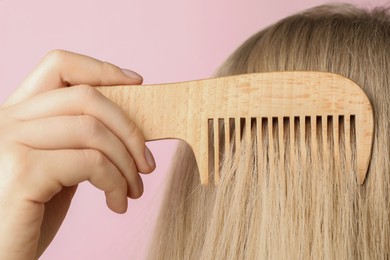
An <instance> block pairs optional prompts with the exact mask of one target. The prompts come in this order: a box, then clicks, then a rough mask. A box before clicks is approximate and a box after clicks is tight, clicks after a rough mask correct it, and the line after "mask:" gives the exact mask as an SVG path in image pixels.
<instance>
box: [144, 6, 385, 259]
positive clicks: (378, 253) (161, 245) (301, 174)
mask: <svg viewBox="0 0 390 260" xmlns="http://www.w3.org/2000/svg"><path fill="white" fill-rule="evenodd" d="M306 70H311V71H327V72H332V73H337V74H340V75H343V76H345V77H348V78H350V79H352V80H354V81H355V82H356V83H358V84H359V85H360V86H361V87H362V89H363V90H364V92H365V93H366V94H367V95H368V97H369V99H370V101H371V103H372V104H373V108H374V118H375V136H374V145H373V151H372V159H371V162H370V167H369V172H368V175H367V179H366V181H365V183H364V185H362V186H360V185H359V184H358V183H357V180H356V161H355V160H356V157H355V156H354V155H356V144H355V143H354V142H355V141H356V140H355V139H354V138H353V136H354V127H356V126H353V123H352V126H351V138H350V139H348V140H350V142H348V143H347V142H346V139H345V138H344V137H345V131H346V127H345V120H346V119H345V118H342V117H340V118H333V119H331V120H330V121H328V122H327V125H328V129H327V131H328V135H327V136H328V137H327V138H328V140H327V142H328V143H329V145H330V147H329V148H330V149H329V151H330V152H326V151H328V150H327V149H324V147H323V145H322V143H323V142H322V138H325V137H323V136H322V134H321V131H317V132H316V133H314V134H310V133H311V131H310V121H307V122H304V124H299V123H298V122H290V121H289V120H287V121H285V122H283V124H280V123H279V124H278V122H277V121H276V122H273V121H272V120H271V121H270V122H268V121H267V120H262V122H257V124H261V125H260V126H259V125H257V126H256V125H252V126H251V129H250V130H251V131H250V132H251V135H250V136H246V135H245V133H246V131H243V137H242V138H243V140H244V141H243V142H242V145H241V147H240V149H237V151H236V150H235V149H232V150H231V151H224V153H225V155H229V156H226V157H224V160H223V162H222V165H221V182H220V183H219V185H218V186H215V185H214V184H211V185H208V186H205V187H203V186H201V185H200V181H199V174H198V170H197V166H196V162H195V158H194V156H193V153H192V151H191V148H190V147H189V146H188V145H187V144H185V143H181V144H180V145H179V147H178V150H177V152H176V155H175V159H174V161H173V162H172V167H171V175H170V184H169V185H168V188H167V192H166V197H165V199H164V203H163V205H162V210H161V213H160V217H159V222H158V225H157V229H156V234H155V237H154V240H153V243H152V246H151V251H150V252H151V253H150V255H149V257H150V259H265V258H271V259H307V258H310V259H389V258H390V163H389V160H390V130H389V124H390V123H389V122H390V98H389V95H390V85H389V83H390V82H389V79H390V12H389V9H387V8H376V9H373V10H363V9H358V8H356V7H354V6H352V5H346V4H343V5H325V6H319V7H315V8H312V9H309V10H306V11H304V12H301V13H298V14H295V15H293V16H290V17H287V18H285V19H283V20H281V21H279V22H278V23H276V24H274V25H272V26H270V27H268V28H266V29H264V30H262V31H260V32H259V33H257V34H256V35H254V36H253V37H251V38H250V39H248V40H247V41H246V42H245V43H244V44H243V45H242V46H240V47H239V48H238V49H237V50H236V51H235V52H234V53H233V54H232V55H231V56H230V57H229V58H228V59H227V61H226V62H225V63H224V64H223V65H222V66H221V68H220V69H219V70H218V73H217V75H218V76H225V75H234V74H242V73H253V72H268V71H306ZM332 120H333V121H332ZM334 120H338V123H339V131H340V133H341V134H340V137H337V138H336V136H334V135H333V131H332V125H333V123H335V121H334ZM316 123H317V125H318V126H319V128H320V127H321V125H323V124H324V122H322V121H321V120H320V121H318V122H316ZM270 124H271V127H270ZM291 124H294V127H299V126H302V125H303V126H304V127H305V128H307V129H306V130H308V131H306V132H307V133H309V134H307V135H305V136H299V135H294V136H289V134H288V131H285V132H286V133H287V134H285V135H284V136H283V137H280V136H278V135H277V133H278V129H279V128H280V127H282V128H283V129H284V130H286V129H289V127H290V125H291ZM258 128H260V129H261V131H257V130H256V129H258ZM239 130H240V131H242V129H232V131H233V132H234V131H239ZM296 130H298V129H296ZM211 132H212V131H211ZM296 132H297V133H299V131H296ZM221 137H222V135H221ZM278 138H283V142H285V147H286V149H285V152H284V153H283V154H282V153H281V151H279V147H278V141H279V140H278ZM245 140H246V141H245ZM292 140H294V141H295V143H298V142H302V143H303V144H304V145H302V146H300V145H296V146H294V147H293V146H292V145H291V144H292ZM313 142H314V143H317V145H316V146H312V145H311V144H312V143H313ZM336 142H338V144H339V145H340V156H339V157H336V156H335V153H334V144H335V143H336ZM259 147H260V148H261V149H259ZM348 148H349V149H351V151H352V155H353V156H352V157H351V158H347V157H346V149H348ZM210 149H212V147H210ZM314 149H316V150H314Z"/></svg>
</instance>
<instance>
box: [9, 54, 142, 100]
mask: <svg viewBox="0 0 390 260" xmlns="http://www.w3.org/2000/svg"><path fill="white" fill-rule="evenodd" d="M142 80H143V79H142V77H141V76H139V75H138V74H137V73H135V72H132V71H129V70H125V71H124V70H122V69H120V68H119V67H117V66H115V65H113V64H111V63H108V62H105V61H100V60H97V59H94V58H92V57H88V56H85V55H81V54H77V53H73V52H69V51H64V50H53V51H50V52H49V53H48V54H47V55H46V56H45V57H44V59H43V60H42V61H41V62H40V63H39V64H38V66H37V67H36V68H35V69H34V70H33V71H32V72H31V73H30V74H29V75H28V76H27V77H26V79H25V80H24V81H23V82H22V84H21V85H20V87H19V88H18V89H17V90H16V91H15V92H14V94H13V95H12V96H11V97H10V98H9V99H8V100H7V101H6V102H5V103H4V105H5V106H9V105H13V104H16V103H19V102H21V101H24V100H26V99H27V98H29V97H32V96H35V95H37V94H39V93H42V92H46V91H49V90H53V89H57V88H63V87H68V86H74V85H80V84H87V85H90V86H105V85H107V86H111V85H135V84H141V83H142Z"/></svg>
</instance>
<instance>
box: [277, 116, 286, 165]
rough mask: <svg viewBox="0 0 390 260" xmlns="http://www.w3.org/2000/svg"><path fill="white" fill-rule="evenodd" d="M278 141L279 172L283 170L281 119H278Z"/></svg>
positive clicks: (282, 126) (282, 125)
mask: <svg viewBox="0 0 390 260" xmlns="http://www.w3.org/2000/svg"><path fill="white" fill-rule="evenodd" d="M278 121H279V122H278V135H279V136H278V139H279V158H280V160H279V161H280V169H281V172H282V171H283V170H284V149H285V148H284V138H283V136H284V133H283V132H284V121H283V117H281V116H280V117H278Z"/></svg>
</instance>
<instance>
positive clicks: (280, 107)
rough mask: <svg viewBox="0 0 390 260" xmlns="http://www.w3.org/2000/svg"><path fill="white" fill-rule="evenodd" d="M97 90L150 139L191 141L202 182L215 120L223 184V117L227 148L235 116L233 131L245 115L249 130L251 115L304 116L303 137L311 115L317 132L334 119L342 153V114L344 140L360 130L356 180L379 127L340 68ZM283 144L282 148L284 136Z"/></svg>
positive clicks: (363, 171) (216, 158)
mask: <svg viewBox="0 0 390 260" xmlns="http://www.w3.org/2000/svg"><path fill="white" fill-rule="evenodd" d="M98 89H99V91H101V92H102V93H103V94H104V95H105V96H107V97H108V98H110V99H111V100H112V101H114V102H115V103H117V104H118V105H119V106H121V107H122V109H124V111H126V113H128V115H129V116H130V119H131V120H133V121H134V122H135V123H136V125H137V126H138V127H139V128H140V129H141V131H142V132H143V134H144V136H145V139H146V140H147V141H150V140H158V139H168V138H174V139H182V140H185V141H186V142H187V143H188V144H189V145H190V146H191V148H192V149H193V152H194V155H195V158H196V161H197V164H198V169H199V173H200V178H201V183H202V184H207V183H208V176H209V168H210V167H209V165H208V162H209V160H208V159H209V158H208V157H209V150H208V149H209V148H208V147H209V145H208V142H209V141H210V140H209V131H208V127H209V123H212V124H213V128H212V129H213V130H214V138H213V139H214V140H213V142H214V155H211V156H214V164H215V165H214V171H215V179H216V182H218V180H219V163H220V162H219V153H220V149H219V147H220V140H219V136H218V127H219V125H220V124H221V121H224V122H225V124H224V125H225V138H224V140H225V147H230V133H229V124H230V123H231V122H233V123H234V124H235V129H240V128H241V121H244V122H246V123H245V124H246V126H247V127H246V128H247V129H250V123H251V121H253V120H256V122H258V121H260V122H261V120H262V119H264V118H266V119H268V122H272V121H273V120H275V119H277V120H278V121H279V122H280V123H282V122H283V119H284V118H289V119H290V122H294V119H296V118H297V117H298V119H299V121H300V124H301V127H300V131H301V133H300V134H301V136H304V131H305V127H304V124H305V120H306V119H307V118H308V117H309V119H310V118H311V122H312V123H311V126H312V129H311V131H314V133H315V131H316V130H315V127H316V124H315V122H316V121H317V120H318V119H320V120H322V126H323V127H322V131H323V134H324V136H326V131H327V125H326V122H327V120H328V119H329V118H334V119H335V120H333V123H332V125H333V135H334V140H335V141H334V153H335V156H336V157H337V156H338V153H339V146H338V142H337V141H336V140H338V139H337V138H336V137H337V136H338V134H339V129H338V127H339V124H338V122H339V120H338V119H339V118H342V119H343V120H345V122H344V126H345V140H346V143H349V142H350V138H352V132H351V131H352V130H353V134H354V135H356V136H355V138H356V140H355V141H356V164H357V181H358V183H359V184H363V182H364V180H365V178H366V174H367V171H368V166H369V162H370V158H371V149H372V141H373V132H374V122H373V121H374V119H373V111H372V107H371V104H370V102H369V100H368V98H367V96H366V95H365V93H364V92H363V91H362V89H361V88H360V87H359V86H358V85H357V84H356V83H354V82H352V81H351V80H349V79H347V78H344V77H342V76H339V75H336V74H331V73H324V72H272V73H256V74H245V75H238V76H230V77H223V78H213V79H206V80H197V81H190V82H182V83H170V84H161V85H143V86H113V87H99V88H98ZM242 119H244V120H242ZM302 124H303V125H302ZM248 125H249V127H248ZM257 125H259V124H257ZM282 131H283V130H282V129H281V127H279V134H283V132H282ZM290 132H291V133H292V134H293V133H294V126H293V123H292V124H290ZM292 136H293V135H292ZM279 140H283V138H279ZM324 142H326V138H324ZM235 143H236V145H237V147H238V146H239V144H240V131H236V136H235ZM280 145H281V146H282V147H283V143H282V141H280ZM225 150H226V148H225ZM346 153H351V151H350V149H346ZM347 156H350V154H347ZM347 158H348V157H347Z"/></svg>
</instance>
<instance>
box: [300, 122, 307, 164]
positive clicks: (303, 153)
mask: <svg viewBox="0 0 390 260" xmlns="http://www.w3.org/2000/svg"><path fill="white" fill-rule="evenodd" d="M299 124H300V125H299V131H300V133H299V142H300V144H299V145H300V147H301V149H300V150H301V160H302V163H305V162H306V144H305V130H306V126H305V124H306V120H305V116H300V117H299Z"/></svg>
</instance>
